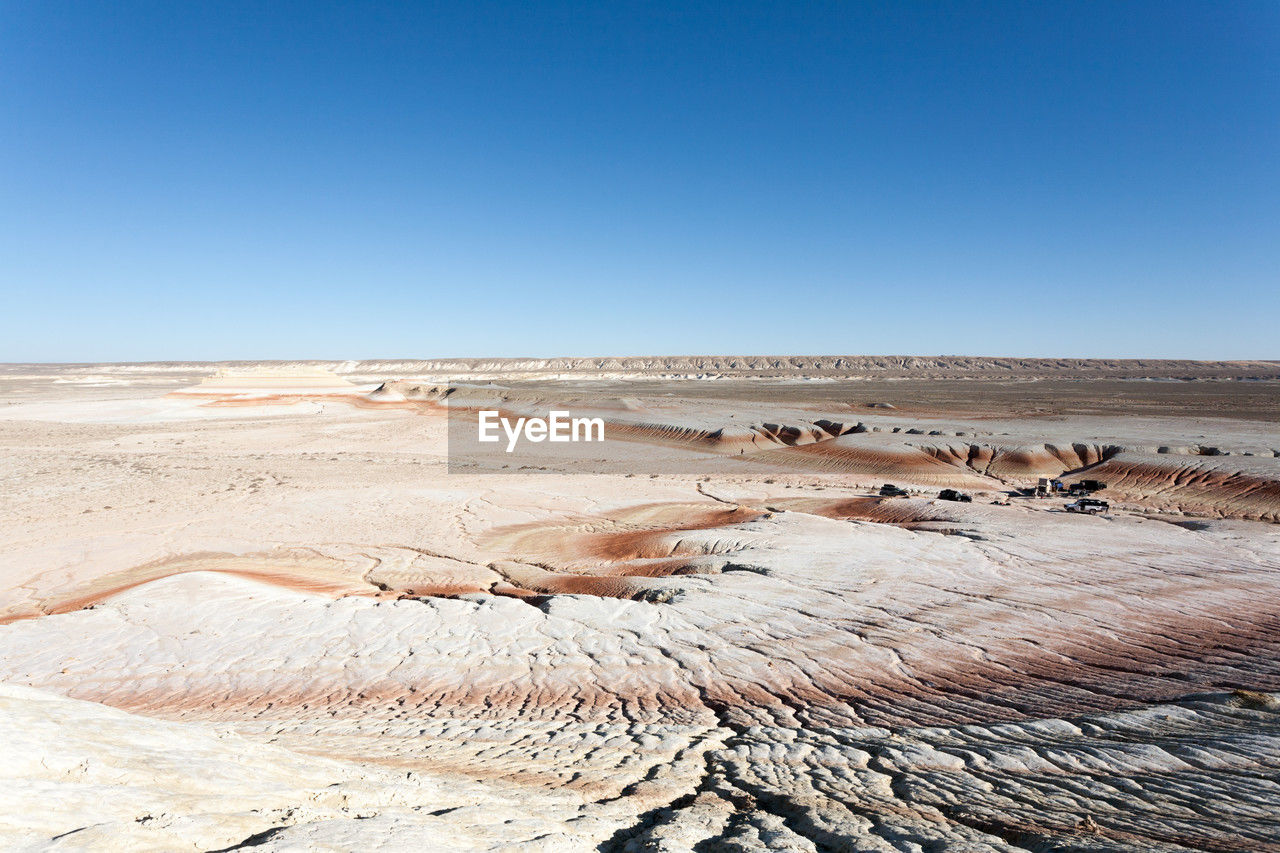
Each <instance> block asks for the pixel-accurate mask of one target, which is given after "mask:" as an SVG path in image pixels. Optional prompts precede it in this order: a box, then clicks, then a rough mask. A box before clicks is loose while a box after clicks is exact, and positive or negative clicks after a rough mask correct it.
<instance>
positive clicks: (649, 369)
mask: <svg viewBox="0 0 1280 853" xmlns="http://www.w3.org/2000/svg"><path fill="white" fill-rule="evenodd" d="M251 365H270V366H289V365H296V366H298V367H304V366H305V367H315V368H323V369H326V370H331V371H333V372H334V373H337V374H339V375H344V376H351V375H359V376H370V375H379V376H386V377H391V376H452V377H457V378H465V377H472V378H477V379H483V378H499V377H506V378H513V379H514V378H531V379H536V378H584V379H589V378H592V377H600V378H635V379H643V378H648V377H652V378H667V379H676V378H692V379H696V378H705V379H714V378H725V379H742V378H759V379H796V378H810V377H811V378H831V379H893V378H901V379H947V378H955V379H963V378H975V379H976V378H996V377H1007V378H1021V379H1035V378H1045V379H1050V378H1056V379H1072V378H1079V379H1171V380H1196V379H1227V380H1280V360H1248V361H1194V360H1190V359H1087V358H1002V357H985V356H865V355H826V356H774V355H765V356H713V355H704V356H626V357H594V358H569V357H565V358H434V359H378V360H365V361H358V360H351V361H327V360H314V361H312V360H305V361H303V360H299V361H225V362H147V363H130V364H95V365H88V364H85V365H59V367H63V368H66V367H79V366H83V367H93V368H94V369H96V370H101V371H104V372H120V373H134V372H150V371H162V372H167V371H173V372H187V371H202V370H206V371H207V370H214V369H218V368H229V369H233V370H234V369H236V368H241V367H248V366H251ZM53 367H54V365H7V366H5V367H3V368H0V370H3V371H4V372H12V370H13V369H14V368H23V369H31V368H36V369H40V368H43V369H50V368H53Z"/></svg>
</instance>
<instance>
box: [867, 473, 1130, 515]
mask: <svg viewBox="0 0 1280 853" xmlns="http://www.w3.org/2000/svg"><path fill="white" fill-rule="evenodd" d="M1106 487H1107V484H1106V483H1104V482H1102V481H1100V480H1081V481H1080V482H1078V483H1072V484H1071V485H1070V486H1067V485H1065V484H1063V482H1062V481H1061V480H1049V479H1048V478H1047V477H1045V478H1041V482H1040V485H1038V486H1036V488H1035V489H1034V490H1031V489H1021V490H1019V491H1018V492H1015V493H1013V494H1016V495H1025V496H1030V497H1047V496H1049V495H1051V494H1065V495H1067V496H1069V497H1076V498H1077V500H1075V501H1072V502H1071V503H1069V504H1066V505H1065V506H1063V509H1065V510H1066V511H1067V512H1080V513H1085V514H1087V515H1097V514H1099V513H1104V512H1110V510H1111V504H1109V503H1107V502H1106V501H1104V500H1099V499H1097V498H1093V497H1086V496H1087V495H1092V494H1093V493H1094V492H1098V491H1102V490H1103V489H1105V488H1106ZM907 494H908V492H907V490H906V489H903V488H899V487H898V486H895V485H894V484H893V483H885V484H884V485H883V486H881V487H880V497H882V498H899V497H906V496H907ZM938 499H939V500H944V501H957V502H959V503H972V502H973V497H972V496H971V495H966V494H965V493H964V492H959V491H956V490H955V489H943V490H942V491H940V492H938ZM1006 503H1007V502H1006Z"/></svg>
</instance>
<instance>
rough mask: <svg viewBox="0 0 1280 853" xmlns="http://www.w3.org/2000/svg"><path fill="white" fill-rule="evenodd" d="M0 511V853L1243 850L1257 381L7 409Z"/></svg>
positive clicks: (176, 398)
mask: <svg viewBox="0 0 1280 853" xmlns="http://www.w3.org/2000/svg"><path fill="white" fill-rule="evenodd" d="M556 408H561V409H565V410H572V411H574V412H581V413H584V414H588V415H591V416H594V417H599V418H601V419H602V420H603V421H604V423H605V425H606V438H607V441H605V442H603V443H601V444H595V445H574V446H572V447H567V446H552V445H550V444H545V445H536V446H532V447H528V448H524V449H523V450H522V452H521V453H520V454H518V455H514V456H508V455H505V454H503V453H502V452H501V451H498V452H494V451H493V450H492V448H487V447H479V446H477V445H475V444H474V443H472V442H470V441H469V440H468V436H470V435H471V434H472V432H471V430H472V429H473V424H474V420H473V418H474V415H475V413H476V412H477V411H480V410H483V409H493V410H499V411H502V412H506V413H510V414H513V415H532V414H535V413H538V412H545V411H547V410H549V409H556ZM1040 478H1048V479H1055V478H1056V479H1060V480H1062V481H1064V482H1065V483H1068V484H1070V483H1073V482H1079V481H1080V480H1082V479H1092V480H1097V481H1101V482H1103V483H1105V488H1103V489H1102V490H1101V491H1099V492H1096V493H1095V495H1094V497H1095V498H1098V499H1103V500H1105V501H1107V503H1108V504H1109V508H1108V510H1107V511H1106V512H1104V513H1099V514H1081V513H1069V512H1066V511H1065V510H1064V505H1065V504H1066V503H1067V502H1068V500H1069V499H1067V498H1064V497H1061V496H1053V497H1048V498H1036V497H1032V496H1027V495H1024V494H1021V493H1020V492H1022V491H1026V490H1033V489H1034V487H1035V486H1036V484H1037V482H1038V481H1039V480H1040ZM0 482H2V483H3V488H2V489H0V549H2V550H0V554H2V559H0V768H3V777H4V779H3V785H0V847H3V848H4V849H7V850H33V851H34V850H164V851H170V850H200V851H218V850H234V849H254V850H529V851H533V850H546V851H560V850H565V851H719V850H727V851H755V850H787V851H832V850H857V851H919V852H920V853H923V851H1019V850H1035V851H1048V850H1054V851H1122V850H1125V851H1128V850H1144V851H1186V850H1204V851H1236V850H1250V851H1262V850H1280V694H1278V693H1277V691H1280V362H1268V361H1255V362H1221V363H1207V362H1170V361H1073V360H1026V359H975V358H906V357H904V358H869V357H847V358H836V357H824V358H786V357H778V358H653V359H551V360H532V359H530V360H502V359H471V360H452V361H445V360H439V361H398V362H397V361H386V362H359V361H351V362H307V363H297V364H282V363H270V364H255V363H227V364H183V363H157V364H116V365H110V364H75V365H66V364H64V365H3V366H0ZM885 483H892V484H894V485H896V486H898V487H900V488H901V489H902V490H904V491H905V492H906V493H907V494H906V495H904V496H897V497H884V496H881V495H880V494H879V490H880V488H881V486H883V485H884V484H885ZM942 489H955V490H959V491H961V492H963V493H965V494H968V495H970V496H971V497H972V501H971V502H967V503H962V502H954V501H946V500H940V499H939V497H938V496H939V492H940V491H941V490H942Z"/></svg>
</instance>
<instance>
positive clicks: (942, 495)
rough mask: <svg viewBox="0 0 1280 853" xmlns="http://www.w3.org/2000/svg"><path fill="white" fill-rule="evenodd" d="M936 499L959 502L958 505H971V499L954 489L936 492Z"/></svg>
mask: <svg viewBox="0 0 1280 853" xmlns="http://www.w3.org/2000/svg"><path fill="white" fill-rule="evenodd" d="M938 499H939V500H943V501H960V503H966V504H967V503H973V498H971V497H969V496H968V495H966V494H965V493H964V492H957V491H956V490H955V489H943V490H942V491H940V492H938Z"/></svg>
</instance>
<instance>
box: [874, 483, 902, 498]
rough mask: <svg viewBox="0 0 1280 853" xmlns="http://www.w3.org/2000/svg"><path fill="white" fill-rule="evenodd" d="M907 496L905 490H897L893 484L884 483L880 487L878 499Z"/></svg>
mask: <svg viewBox="0 0 1280 853" xmlns="http://www.w3.org/2000/svg"><path fill="white" fill-rule="evenodd" d="M906 494H907V490H906V489H899V488H898V487H897V486H895V485H894V484H893V483H885V484H884V485H883V486H881V487H880V497H882V498H901V497H905V496H906Z"/></svg>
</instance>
